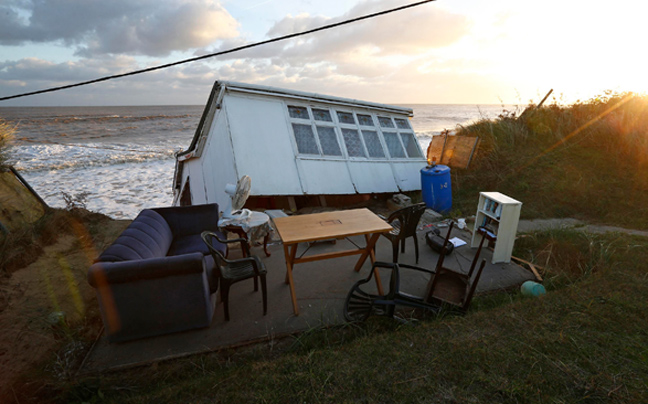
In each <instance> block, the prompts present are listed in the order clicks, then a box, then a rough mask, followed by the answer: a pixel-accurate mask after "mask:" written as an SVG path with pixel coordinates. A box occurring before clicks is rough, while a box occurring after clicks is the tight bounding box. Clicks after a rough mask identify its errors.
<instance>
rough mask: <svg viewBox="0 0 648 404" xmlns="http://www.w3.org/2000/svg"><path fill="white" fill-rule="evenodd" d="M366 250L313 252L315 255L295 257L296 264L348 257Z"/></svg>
mask: <svg viewBox="0 0 648 404" xmlns="http://www.w3.org/2000/svg"><path fill="white" fill-rule="evenodd" d="M363 252H364V249H362V250H360V249H354V250H344V251H332V252H327V253H322V254H313V255H307V256H305V257H301V258H295V260H294V262H293V263H294V264H303V263H304V262H313V261H321V260H326V259H330V258H339V257H347V256H349V255H358V254H362V253H363Z"/></svg>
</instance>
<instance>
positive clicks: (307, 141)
mask: <svg viewBox="0 0 648 404" xmlns="http://www.w3.org/2000/svg"><path fill="white" fill-rule="evenodd" d="M292 127H293V131H294V132H295V140H296V141H297V150H298V151H299V152H300V153H303V154H319V150H318V149H317V143H315V136H314V135H313V128H311V126H310V125H300V124H298V123H293V124H292Z"/></svg>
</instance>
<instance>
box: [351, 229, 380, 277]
mask: <svg viewBox="0 0 648 404" xmlns="http://www.w3.org/2000/svg"><path fill="white" fill-rule="evenodd" d="M378 237H380V233H375V234H372V235H371V238H369V236H365V240H367V246H366V247H365V248H364V252H363V253H362V255H361V256H360V258H359V259H358V263H357V264H356V266H355V271H356V272H359V271H360V268H362V265H363V264H364V263H365V261H366V260H367V257H368V256H370V255H372V260H375V259H376V257H375V255H373V249H374V246H375V245H376V241H378Z"/></svg>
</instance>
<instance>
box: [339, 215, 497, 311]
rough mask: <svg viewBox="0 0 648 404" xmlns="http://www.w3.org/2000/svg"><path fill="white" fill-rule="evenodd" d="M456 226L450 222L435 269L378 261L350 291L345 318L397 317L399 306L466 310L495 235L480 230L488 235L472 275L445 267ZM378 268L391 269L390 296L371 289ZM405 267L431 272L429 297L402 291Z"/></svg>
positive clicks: (427, 293)
mask: <svg viewBox="0 0 648 404" xmlns="http://www.w3.org/2000/svg"><path fill="white" fill-rule="evenodd" d="M452 227H453V224H450V227H449V229H448V234H447V235H446V237H445V240H444V243H443V248H442V250H441V253H440V256H439V260H438V261H437V266H436V269H435V270H429V269H425V268H421V267H416V266H413V265H405V264H398V263H393V264H388V263H384V262H376V263H374V265H373V268H372V271H371V272H370V273H369V276H368V277H367V279H363V280H360V281H358V282H356V283H355V284H354V285H353V287H352V288H351V290H350V291H349V293H348V294H347V297H346V300H345V302H344V318H345V319H346V320H347V321H364V320H366V319H367V318H368V317H369V316H370V315H372V314H373V315H383V316H387V317H392V318H393V317H394V311H395V309H396V306H404V307H409V308H414V309H423V310H426V311H428V312H433V313H438V312H439V311H440V310H441V308H442V307H444V306H448V305H450V306H451V308H453V309H455V310H456V311H458V312H460V313H464V312H465V311H466V309H467V308H468V306H469V305H470V302H471V300H472V296H473V294H474V292H475V288H476V287H477V282H479V277H480V275H481V272H482V270H483V269H484V266H485V265H486V260H485V259H484V260H482V262H481V265H480V266H479V269H478V270H477V272H476V273H475V274H474V276H473V273H474V272H475V267H476V264H477V261H478V260H479V255H480V253H481V249H482V245H483V244H484V240H485V239H486V238H489V237H491V236H493V235H492V233H487V232H486V231H485V230H483V229H479V231H480V232H481V233H482V234H484V237H483V238H482V242H481V243H480V245H479V249H478V250H477V254H476V255H475V258H474V259H473V262H472V265H471V266H470V270H469V272H468V274H463V273H459V272H456V271H453V270H450V269H448V268H445V267H444V266H443V260H444V259H445V256H446V253H445V249H446V247H447V246H448V245H450V242H449V239H450V233H451V232H452ZM377 268H387V269H391V276H390V281H389V292H388V293H387V294H386V295H377V294H372V293H369V292H367V286H368V285H367V284H368V283H369V282H370V281H371V278H372V277H373V276H374V271H375V270H376V269H377ZM404 268H405V269H408V270H414V271H418V272H424V273H428V274H430V275H431V278H430V282H429V287H428V291H427V292H426V294H425V297H417V296H412V295H410V294H407V293H404V292H402V291H401V290H400V274H401V269H404Z"/></svg>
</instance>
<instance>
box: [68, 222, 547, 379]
mask: <svg viewBox="0 0 648 404" xmlns="http://www.w3.org/2000/svg"><path fill="white" fill-rule="evenodd" d="M427 230H428V229H426V228H422V229H420V231H419V232H418V239H419V250H420V258H419V264H418V265H419V266H423V267H425V268H429V269H433V268H434V267H435V265H436V262H437V259H438V254H437V253H435V252H434V251H433V250H432V249H430V248H429V247H428V246H427V245H426V244H425V239H424V236H425V232H426V231H427ZM441 231H442V234H445V232H446V231H447V229H444V228H442V229H441ZM453 236H456V237H459V238H461V239H463V240H464V241H466V242H467V243H468V245H464V246H462V247H458V248H456V249H455V250H454V251H453V252H452V253H451V254H450V255H449V256H448V257H447V258H446V260H445V262H444V266H447V267H450V268H453V269H458V270H462V271H464V272H467V270H468V268H469V267H470V263H471V261H472V259H473V257H474V254H475V252H476V250H477V249H476V248H474V249H472V248H470V247H469V244H470V237H471V235H470V233H469V232H467V231H462V230H455V231H453ZM353 241H354V242H356V243H357V244H359V245H364V239H362V238H357V239H354V240H353ZM306 247H307V246H306V245H300V248H299V250H298V255H299V254H301V253H302V252H303V251H304V250H305V249H306ZM351 247H352V245H351V244H350V242H349V241H348V240H338V241H337V242H335V243H332V242H320V243H316V244H313V245H311V246H310V250H309V251H308V253H307V254H314V253H324V252H329V251H333V250H335V249H348V248H351ZM268 249H269V251H270V252H271V253H272V255H271V256H270V257H266V256H265V254H263V250H262V248H261V247H254V248H253V249H252V253H253V254H256V255H258V256H259V257H260V258H261V259H262V260H263V262H264V263H265V265H266V267H267V269H268V275H267V283H268V314H267V315H266V316H264V315H263V309H262V304H261V292H260V291H259V292H254V291H253V283H252V281H251V280H250V281H249V282H241V283H238V284H236V285H234V286H233V287H232V289H231V291H230V317H231V321H229V322H225V321H224V316H223V307H222V304H219V305H218V306H217V308H216V314H215V315H214V319H213V321H212V324H211V326H210V327H209V328H205V329H199V330H194V331H187V332H182V333H176V334H170V335H165V336H159V337H154V338H147V339H141V340H137V341H131V342H125V343H118V344H109V343H108V342H107V339H106V338H105V336H102V337H101V338H100V339H99V340H98V341H97V343H96V344H95V346H94V347H93V348H92V350H91V352H90V353H89V354H88V356H87V357H86V359H85V361H84V363H83V365H82V367H81V369H80V373H84V374H87V373H97V372H103V371H107V370H117V369H124V368H128V367H133V366H137V365H143V364H148V363H152V362H156V361H160V360H165V359H171V358H178V357H183V356H187V355H193V354H197V353H204V352H211V351H218V350H221V349H226V348H231V347H237V346H242V345H247V344H252V343H256V342H270V341H272V340H273V339H278V338H281V337H284V336H287V335H290V334H294V333H297V332H300V331H304V330H308V329H310V328H313V327H318V326H322V325H335V324H341V323H344V321H345V320H344V315H343V306H344V300H345V297H346V295H347V293H348V291H349V289H350V288H351V286H352V285H353V284H354V283H355V282H356V281H358V280H360V279H364V278H366V277H367V275H368V274H369V270H370V268H371V263H370V262H369V260H367V262H365V264H364V266H363V267H362V269H361V270H360V272H355V271H354V270H353V267H354V265H355V263H356V261H357V259H358V256H357V255H355V256H347V257H342V258H335V259H330V260H325V261H316V262H309V263H303V264H299V265H296V266H295V268H294V271H293V276H294V281H295V291H296V295H297V302H298V305H299V310H300V314H299V316H295V315H294V313H293V309H292V303H291V298H290V291H289V288H288V285H287V284H285V283H284V277H285V274H286V266H285V260H284V253H283V248H282V245H281V244H280V243H278V242H276V243H274V244H272V245H270V246H269V247H268ZM236 253H238V251H237V252H236ZM233 254H235V253H233ZM491 254H492V253H491V251H490V250H487V249H484V250H483V251H482V254H481V257H483V258H486V259H487V265H486V267H485V268H484V272H483V273H482V276H481V279H480V281H479V284H478V287H477V294H480V293H484V292H489V291H495V290H501V289H508V288H512V287H517V286H519V285H520V284H522V283H523V282H524V281H526V280H533V279H535V278H534V275H533V274H532V273H531V272H530V271H528V270H527V269H525V268H522V267H520V266H518V265H515V264H513V263H511V264H494V265H493V264H491V263H490V258H491ZM376 258H377V260H379V261H387V262H390V261H391V259H392V248H391V243H390V242H389V241H388V240H387V239H386V238H384V237H381V238H380V240H379V241H378V243H377V245H376ZM399 261H400V262H402V263H407V264H415V257H414V243H413V241H412V240H411V239H410V240H408V241H407V246H406V250H405V254H401V255H400V257H399ZM381 275H382V279H383V285H384V286H385V287H387V286H388V279H389V277H388V274H387V273H386V272H384V273H381ZM427 282H428V277H427V276H424V275H422V274H419V273H412V271H408V272H407V273H403V274H402V275H401V287H402V289H403V290H404V291H406V292H408V293H411V294H415V295H419V296H422V295H423V294H424V291H425V288H426V285H427Z"/></svg>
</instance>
